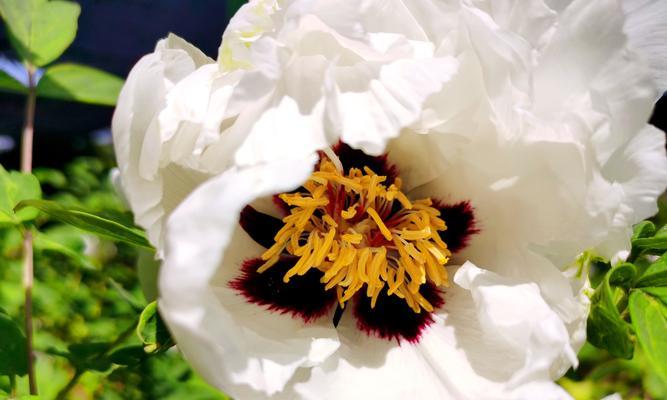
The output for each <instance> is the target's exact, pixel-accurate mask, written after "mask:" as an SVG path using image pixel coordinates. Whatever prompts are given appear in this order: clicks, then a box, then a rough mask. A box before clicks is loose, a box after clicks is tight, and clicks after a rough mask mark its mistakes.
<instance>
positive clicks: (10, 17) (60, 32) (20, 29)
mask: <svg viewBox="0 0 667 400" xmlns="http://www.w3.org/2000/svg"><path fill="white" fill-rule="evenodd" d="M0 13H1V14H2V17H3V19H4V20H5V24H6V28H7V34H8V36H9V39H10V41H11V43H12V47H14V49H15V50H16V51H17V52H18V54H19V56H20V57H21V59H22V60H23V61H25V62H28V63H30V64H31V65H34V66H38V67H41V66H44V65H46V64H48V63H50V62H52V61H54V60H55V59H57V58H58V57H60V55H61V54H62V53H63V52H64V51H65V50H66V49H67V48H68V47H69V45H70V44H71V43H72V41H73V40H74V36H75V35H76V30H77V19H78V18H79V14H80V13H81V8H80V7H79V5H78V4H76V3H74V2H70V1H61V0H52V1H47V0H0Z"/></svg>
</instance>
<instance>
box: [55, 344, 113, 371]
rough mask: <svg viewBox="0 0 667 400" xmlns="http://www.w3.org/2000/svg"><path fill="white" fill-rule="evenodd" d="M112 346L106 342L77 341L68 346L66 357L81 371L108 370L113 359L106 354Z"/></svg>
mask: <svg viewBox="0 0 667 400" xmlns="http://www.w3.org/2000/svg"><path fill="white" fill-rule="evenodd" d="M110 346H111V344H110V343H106V342H92V343H75V344H71V345H69V346H67V350H69V353H68V354H67V355H66V357H67V358H68V359H69V360H70V362H71V363H72V364H73V365H74V367H75V368H76V369H78V370H80V371H86V370H93V371H101V372H102V371H106V370H108V369H109V368H111V361H110V360H109V358H108V357H107V356H105V353H106V351H107V350H108V349H109V347H110Z"/></svg>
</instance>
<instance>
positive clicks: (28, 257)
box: [21, 66, 37, 395]
mask: <svg viewBox="0 0 667 400" xmlns="http://www.w3.org/2000/svg"><path fill="white" fill-rule="evenodd" d="M27 70H28V98H27V99H26V103H25V125H24V126H23V136H22V137H21V172H24V173H28V174H29V173H31V172H32V142H33V132H34V126H35V102H36V97H37V93H36V88H35V70H34V68H33V67H32V66H28V68H27ZM33 267H34V266H33V254H32V232H31V231H30V230H29V229H26V230H25V234H24V236H23V290H24V292H25V307H24V308H25V310H24V312H25V335H26V339H27V340H26V342H27V346H26V352H27V355H28V384H29V386H30V394H31V395H37V377H36V376H35V359H34V354H33V349H32V336H33V334H32V286H33V280H34V278H33V277H34V273H33Z"/></svg>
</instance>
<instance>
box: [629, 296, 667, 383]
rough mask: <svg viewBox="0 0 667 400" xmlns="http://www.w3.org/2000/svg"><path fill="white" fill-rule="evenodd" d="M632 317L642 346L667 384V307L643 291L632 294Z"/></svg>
mask: <svg viewBox="0 0 667 400" xmlns="http://www.w3.org/2000/svg"><path fill="white" fill-rule="evenodd" d="M629 304H630V306H629V309H630V316H631V318H632V325H633V327H634V329H635V333H636V334H637V339H638V341H639V344H640V346H641V347H642V349H643V350H644V353H645V355H646V358H647V359H648V361H649V362H650V363H651V365H652V366H653V369H654V370H655V371H656V373H657V374H658V375H660V377H661V378H662V380H663V382H665V383H667V319H666V317H665V315H666V314H667V306H665V305H664V304H662V303H661V302H660V301H658V300H657V299H655V298H653V297H651V296H649V295H648V294H646V293H644V292H643V291H641V290H635V291H633V292H632V293H631V294H630V303H629Z"/></svg>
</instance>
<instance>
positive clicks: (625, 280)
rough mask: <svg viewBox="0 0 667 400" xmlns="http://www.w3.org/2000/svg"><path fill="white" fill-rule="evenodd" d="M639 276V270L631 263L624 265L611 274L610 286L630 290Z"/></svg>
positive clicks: (613, 270)
mask: <svg viewBox="0 0 667 400" xmlns="http://www.w3.org/2000/svg"><path fill="white" fill-rule="evenodd" d="M636 275H637V268H636V267H635V266H634V265H632V264H630V263H622V264H619V265H617V266H616V267H614V268H613V269H612V270H611V271H610V272H609V284H610V285H612V286H621V287H624V288H629V287H630V285H631V284H632V281H633V280H634V279H635V276H636Z"/></svg>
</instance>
